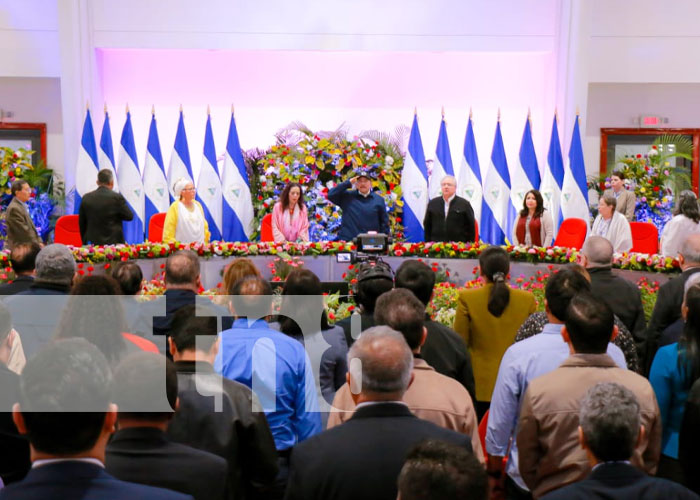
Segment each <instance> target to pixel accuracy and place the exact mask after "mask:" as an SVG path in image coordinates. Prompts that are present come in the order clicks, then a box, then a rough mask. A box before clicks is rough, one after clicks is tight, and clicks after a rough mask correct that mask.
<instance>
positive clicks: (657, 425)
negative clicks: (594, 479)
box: [517, 354, 661, 498]
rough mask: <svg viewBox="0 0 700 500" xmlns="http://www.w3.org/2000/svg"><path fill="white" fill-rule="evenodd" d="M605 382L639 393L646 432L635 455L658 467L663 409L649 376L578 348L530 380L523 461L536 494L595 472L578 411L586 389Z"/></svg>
mask: <svg viewBox="0 0 700 500" xmlns="http://www.w3.org/2000/svg"><path fill="white" fill-rule="evenodd" d="M600 382H615V383H618V384H620V385H623V386H625V387H627V388H628V389H629V390H630V391H632V392H633V393H634V395H635V396H637V399H638V400H639V405H640V409H641V418H642V425H644V428H645V430H646V435H645V438H644V440H643V441H642V442H641V443H640V444H639V446H638V447H637V449H636V450H635V452H634V455H633V456H632V459H631V461H632V464H633V465H635V466H637V467H639V468H640V469H643V470H645V471H646V472H647V473H649V474H652V475H653V474H654V473H655V472H656V466H657V464H658V462H659V455H660V453H661V415H660V413H659V407H658V405H657V403H656V396H655V395H654V390H653V389H652V388H651V384H649V381H648V380H647V379H645V378H644V377H642V376H641V375H637V374H636V373H634V372H632V371H629V370H623V369H621V368H618V366H617V365H616V364H615V362H614V361H613V360H612V358H610V357H609V356H608V355H607V354H574V355H573V356H570V357H569V358H568V359H567V360H566V361H564V362H563V363H562V364H561V366H560V367H559V368H557V369H556V370H554V371H553V372H550V373H548V374H546V375H542V376H541V377H538V378H536V379H535V380H533V381H532V382H530V385H529V387H528V389H527V391H526V392H525V396H524V397H523V402H522V406H521V409H520V427H519V429H518V436H517V440H518V465H519V468H520V475H521V476H522V478H523V480H524V481H525V484H527V486H528V488H530V491H532V493H533V495H534V497H535V498H539V497H541V496H542V495H544V494H545V493H547V492H548V491H551V490H554V489H556V488H560V487H562V486H565V485H567V484H569V483H573V482H575V481H579V480H581V479H583V478H584V477H586V476H587V475H588V474H589V473H590V472H591V467H590V465H589V463H588V460H587V458H586V453H585V451H584V450H583V448H581V446H580V444H579V442H578V424H579V420H578V413H579V405H580V401H581V399H582V398H583V396H584V394H585V393H586V391H588V389H590V388H591V387H592V386H594V385H595V384H598V383H600Z"/></svg>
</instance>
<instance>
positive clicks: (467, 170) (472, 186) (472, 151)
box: [457, 113, 483, 227]
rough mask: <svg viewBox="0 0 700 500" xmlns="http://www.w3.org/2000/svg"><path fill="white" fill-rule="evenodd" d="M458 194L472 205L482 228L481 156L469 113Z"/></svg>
mask: <svg viewBox="0 0 700 500" xmlns="http://www.w3.org/2000/svg"><path fill="white" fill-rule="evenodd" d="M457 194H458V195H459V196H461V197H462V198H464V199H466V200H467V201H468V202H469V203H470V204H471V206H472V210H474V219H475V220H476V222H477V224H479V227H481V200H482V198H483V190H482V188H481V167H479V156H478V155H477V153H476V141H475V140H474V128H473V126H472V117H471V113H469V123H468V124H467V134H466V136H465V137H464V151H463V154H462V163H461V166H460V169H459V176H458V183H457Z"/></svg>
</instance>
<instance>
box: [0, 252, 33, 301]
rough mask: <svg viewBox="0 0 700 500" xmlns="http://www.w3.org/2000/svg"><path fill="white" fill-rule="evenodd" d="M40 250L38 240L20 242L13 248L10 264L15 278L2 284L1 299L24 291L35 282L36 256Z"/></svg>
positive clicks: (0, 286)
mask: <svg viewBox="0 0 700 500" xmlns="http://www.w3.org/2000/svg"><path fill="white" fill-rule="evenodd" d="M40 250H41V245H39V244H38V243H36V242H32V243H19V244H17V245H15V246H14V247H13V248H12V251H11V252H10V264H11V265H12V270H13V271H14V273H15V279H14V280H12V283H5V284H4V285H0V299H2V298H3V297H7V296H8V295H15V294H16V293H20V292H23V291H25V290H27V289H28V288H29V287H30V286H31V285H32V283H34V268H35V266H36V256H37V255H38V254H39V251H40Z"/></svg>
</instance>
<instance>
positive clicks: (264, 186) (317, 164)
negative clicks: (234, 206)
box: [246, 122, 408, 241]
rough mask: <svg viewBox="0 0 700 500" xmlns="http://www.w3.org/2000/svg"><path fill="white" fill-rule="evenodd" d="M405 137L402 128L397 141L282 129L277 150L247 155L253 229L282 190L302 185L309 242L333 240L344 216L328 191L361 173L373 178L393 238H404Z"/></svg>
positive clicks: (369, 133)
mask: <svg viewBox="0 0 700 500" xmlns="http://www.w3.org/2000/svg"><path fill="white" fill-rule="evenodd" d="M407 134H408V129H407V128H406V127H404V126H400V127H397V129H396V131H395V134H394V135H393V136H390V135H389V134H386V133H381V132H377V131H365V132H362V133H360V134H359V135H357V136H353V137H350V136H349V135H348V134H347V131H346V130H345V129H344V128H343V126H342V125H341V127H340V128H339V129H338V130H335V131H333V132H313V131H312V130H310V129H309V128H308V127H306V126H305V125H304V124H302V123H298V122H296V123H293V124H291V125H290V126H288V127H287V128H285V129H283V130H281V131H280V132H278V133H277V135H276V139H277V143H276V144H275V145H274V146H271V147H270V148H269V149H267V150H265V151H261V150H251V151H248V152H246V160H247V166H248V174H249V178H250V181H251V192H252V195H253V206H254V208H255V222H254V227H258V228H259V227H260V224H261V221H262V218H263V217H264V216H265V215H267V214H269V213H271V212H272V208H273V206H274V204H275V203H276V202H277V201H278V200H279V197H280V194H281V193H282V190H283V189H284V187H285V186H286V185H287V184H288V183H290V182H298V183H299V184H301V186H302V188H303V191H304V199H305V202H306V207H307V209H308V211H309V219H310V227H309V236H310V238H311V241H332V240H334V239H335V238H336V236H337V232H338V229H339V228H340V221H341V216H342V211H341V210H340V209H339V208H338V207H337V206H335V205H334V204H332V203H331V202H329V201H328V200H327V198H326V196H327V194H328V190H329V189H331V188H333V187H334V186H335V185H336V184H338V183H340V182H342V181H344V180H346V179H349V178H350V177H352V175H353V171H354V170H355V169H358V168H363V169H367V170H369V171H370V172H371V173H372V175H373V182H372V184H373V188H374V189H375V191H376V192H377V193H378V194H380V195H381V196H382V197H383V198H384V201H385V203H386V206H387V211H388V215H389V223H390V226H391V232H392V235H393V237H394V238H396V239H397V240H398V239H402V238H403V224H402V222H401V217H402V213H403V208H402V207H403V201H402V199H401V186H400V181H401V170H402V168H403V162H404V160H403V158H404V152H403V151H402V149H403V141H404V140H405V137H406V136H407Z"/></svg>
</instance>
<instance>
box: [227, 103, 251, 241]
mask: <svg viewBox="0 0 700 500" xmlns="http://www.w3.org/2000/svg"><path fill="white" fill-rule="evenodd" d="M221 189H222V195H223V199H224V201H223V204H222V208H223V213H222V217H221V219H222V239H223V240H224V241H248V240H249V239H250V235H251V233H252V232H253V200H252V198H251V195H250V181H249V180H248V171H247V170H246V166H245V161H244V160H243V153H241V144H240V142H238V131H237V130H236V119H235V118H234V116H233V110H231V124H230V125H229V129H228V139H227V140H226V154H225V155H224V171H223V172H222V174H221Z"/></svg>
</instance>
